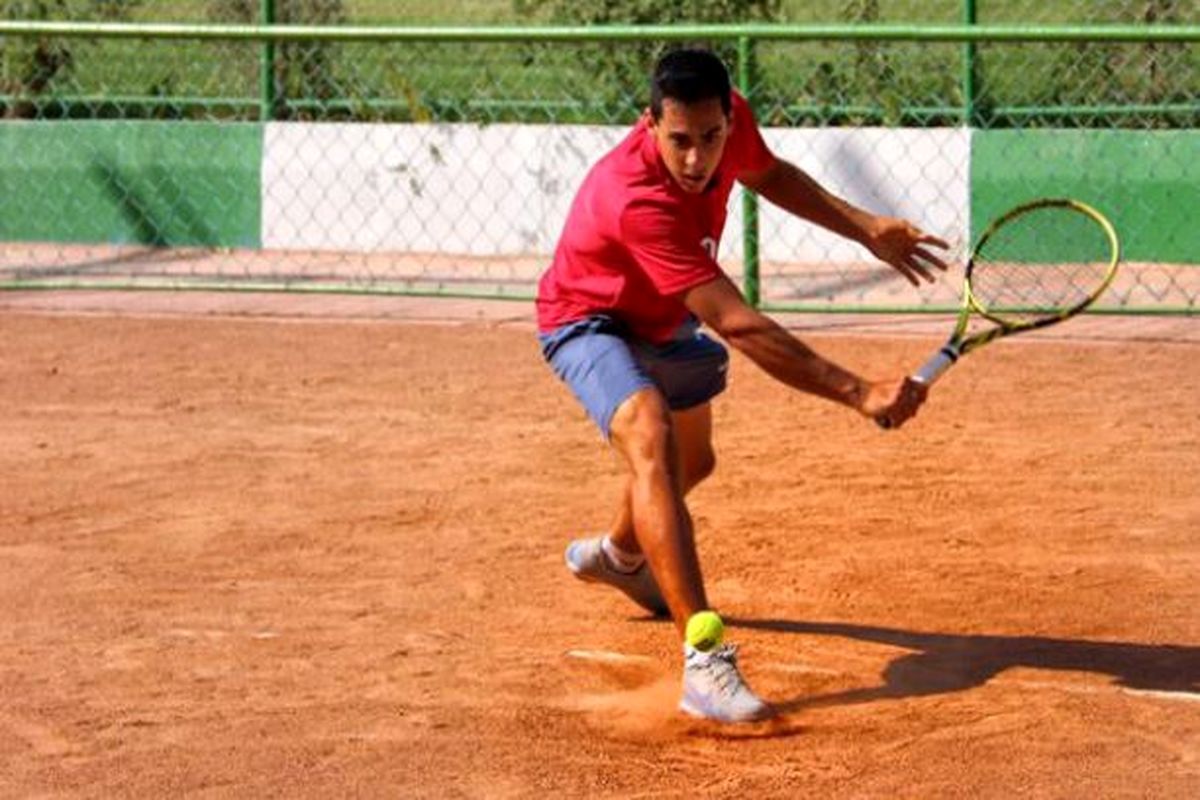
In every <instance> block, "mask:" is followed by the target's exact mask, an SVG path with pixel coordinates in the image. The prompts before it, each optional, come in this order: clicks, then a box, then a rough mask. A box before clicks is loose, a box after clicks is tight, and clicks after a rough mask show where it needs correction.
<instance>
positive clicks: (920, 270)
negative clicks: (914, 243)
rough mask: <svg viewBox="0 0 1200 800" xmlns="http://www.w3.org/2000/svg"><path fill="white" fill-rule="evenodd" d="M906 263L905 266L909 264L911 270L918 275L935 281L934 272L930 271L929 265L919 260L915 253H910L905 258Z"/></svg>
mask: <svg viewBox="0 0 1200 800" xmlns="http://www.w3.org/2000/svg"><path fill="white" fill-rule="evenodd" d="M904 263H905V266H907V267H908V268H909V270H911V271H912V272H915V273H916V274H917V275H920V276H921V277H922V278H924V279H925V280H927V281H929V282H930V283H933V273H932V272H930V271H929V267H927V266H925V265H924V264H922V263H921V262H920V261H918V260H917V257H916V256H915V255H910V256H909V257H908V258H907V259H906V260H905V262H904Z"/></svg>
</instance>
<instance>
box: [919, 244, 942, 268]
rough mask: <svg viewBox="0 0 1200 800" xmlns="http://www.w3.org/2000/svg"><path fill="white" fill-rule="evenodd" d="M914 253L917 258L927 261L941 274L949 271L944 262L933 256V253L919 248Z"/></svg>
mask: <svg viewBox="0 0 1200 800" xmlns="http://www.w3.org/2000/svg"><path fill="white" fill-rule="evenodd" d="M914 252H915V253H916V255H917V257H918V258H920V259H921V260H922V261H927V262H929V263H930V264H933V265H934V266H935V267H937V268H938V269H940V270H941V271H942V272H945V271H946V270H947V269H949V267H948V266H947V265H946V262H945V261H943V260H942V259H941V258H939V257H938V256H935V255H934V254H933V253H931V252H929V251H928V250H922V249H921V248H919V247H918V248H917V249H916V250H915V251H914Z"/></svg>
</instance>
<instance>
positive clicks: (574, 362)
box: [538, 315, 729, 439]
mask: <svg viewBox="0 0 1200 800" xmlns="http://www.w3.org/2000/svg"><path fill="white" fill-rule="evenodd" d="M538 339H539V341H540V342H541V344H542V355H543V356H544V357H545V358H546V361H547V362H549V364H550V366H551V367H552V368H553V369H554V374H555V375H557V376H558V377H559V378H560V379H562V381H563V382H564V383H566V384H567V386H569V387H570V389H571V391H572V392H573V393H574V395H575V397H576V398H577V399H578V400H579V402H580V403H582V404H583V407H584V408H585V409H586V410H587V413H588V416H589V417H591V418H592V421H593V422H595V423H596V425H597V426H598V427H599V428H600V431H601V432H602V433H603V434H604V437H605V438H606V439H607V438H609V437H610V435H611V430H610V426H611V424H612V418H613V414H615V413H616V411H617V408H618V407H619V406H620V405H621V403H623V402H625V400H627V399H628V398H629V396H630V395H632V394H633V393H634V392H637V391H640V390H641V389H644V388H646V387H648V386H653V387H656V388H657V389H658V390H659V391H660V392H662V394H663V397H665V398H666V401H667V406H668V407H669V408H670V409H671V410H672V411H682V410H684V409H687V408H693V407H695V406H698V405H701V404H703V403H707V402H708V401H709V400H711V399H713V398H714V397H716V396H717V395H718V394H720V393H721V392H722V391H724V389H725V373H726V371H727V370H728V368H729V353H728V351H726V350H725V347H724V346H723V345H721V344H719V343H718V342H715V341H713V340H712V339H710V338H708V337H707V336H705V335H704V334H703V333H701V332H700V330H699V324H698V323H697V322H696V321H695V320H689V321H688V322H685V323H684V324H683V325H681V326H679V328H678V329H677V330H676V331H675V334H674V336H673V337H672V338H671V340H670V341H669V342H666V343H664V344H650V343H648V342H643V341H641V340H639V339H636V338H634V337H633V336H632V335H630V333H629V331H628V330H627V329H626V328H625V327H624V326H623V325H622V324H621V323H620V322H619V321H617V320H615V319H613V318H612V317H607V316H601V315H597V316H591V317H588V318H586V319H582V320H579V321H578V322H570V323H568V324H566V325H563V326H562V327H561V328H558V329H557V330H554V331H552V332H550V333H540V334H538Z"/></svg>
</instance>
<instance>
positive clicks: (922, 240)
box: [917, 231, 950, 250]
mask: <svg viewBox="0 0 1200 800" xmlns="http://www.w3.org/2000/svg"><path fill="white" fill-rule="evenodd" d="M917 243H918V244H931V245H933V246H934V247H938V248H940V249H942V250H949V249H950V243H949V242H947V241H946V240H945V239H941V238H939V237H937V236H934V235H932V234H929V233H925V232H924V231H921V235H920V236H919V237H918V238H917Z"/></svg>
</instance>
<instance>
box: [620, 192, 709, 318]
mask: <svg viewBox="0 0 1200 800" xmlns="http://www.w3.org/2000/svg"><path fill="white" fill-rule="evenodd" d="M620 228H621V239H622V241H623V242H624V244H625V246H626V248H628V250H629V253H630V255H631V256H633V259H634V260H635V261H636V262H637V264H638V266H640V267H641V268H642V271H643V272H645V273H646V277H648V278H649V279H650V282H651V283H652V284H653V285H654V288H655V289H656V290H658V292H659V294H663V295H677V294H680V293H682V292H685V291H687V290H688V289H691V288H692V287H694V286H699V285H700V284H702V283H707V282H708V281H711V280H712V279H714V278H716V277H717V276H718V275H720V274H721V268H720V267H719V266H718V265H717V262H716V260H714V259H713V257H712V256H711V255H709V253H708V252H707V251H705V249H704V244H703V242H702V240H703V238H704V233H703V232H702V231H701V230H700V229H699V228H698V227H696V225H694V224H692V223H689V222H688V220H687V219H685V218H683V215H681V214H679V212H678V209H673V208H668V207H666V206H665V205H664V204H662V203H656V202H653V201H640V202H634V203H631V204H630V205H629V206H627V207H626V208H625V210H624V211H623V212H622V214H621V225H620ZM715 245H716V243H715V242H714V243H713V247H714V249H715Z"/></svg>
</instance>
